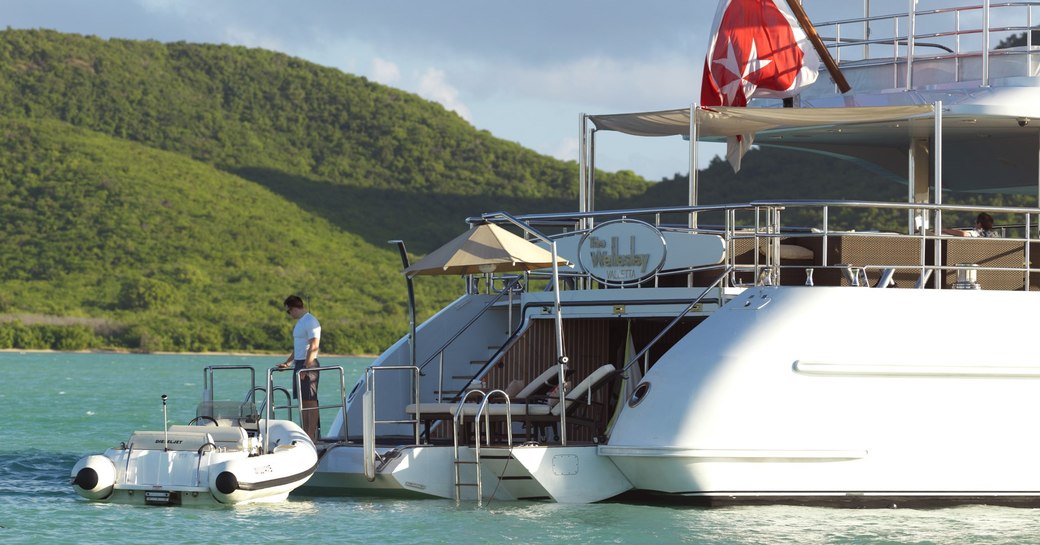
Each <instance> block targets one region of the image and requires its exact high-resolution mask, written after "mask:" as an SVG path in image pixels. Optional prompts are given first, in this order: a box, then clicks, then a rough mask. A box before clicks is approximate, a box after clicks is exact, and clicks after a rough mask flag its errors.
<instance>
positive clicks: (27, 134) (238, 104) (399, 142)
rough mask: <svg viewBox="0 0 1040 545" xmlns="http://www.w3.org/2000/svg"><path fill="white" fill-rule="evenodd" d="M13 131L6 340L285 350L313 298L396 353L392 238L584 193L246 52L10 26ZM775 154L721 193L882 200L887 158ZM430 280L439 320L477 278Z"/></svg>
mask: <svg viewBox="0 0 1040 545" xmlns="http://www.w3.org/2000/svg"><path fill="white" fill-rule="evenodd" d="M0 131H2V133H3V141H2V142H0V148H2V153H0V194H2V195H3V198H2V199H0V348H57V349H68V350H71V349H84V348H125V349H132V350H145V351H158V350H163V351H183V350H191V351H217V350H244V351H279V352H280V351H285V350H287V349H288V347H289V345H290V343H291V339H290V336H289V331H290V327H291V320H290V319H289V318H288V317H287V316H286V315H285V313H284V312H283V310H282V307H281V301H282V300H283V299H284V298H285V296H286V295H288V294H290V293H298V294H300V295H302V296H303V297H304V298H305V299H306V300H307V301H308V302H309V303H310V307H311V309H312V310H313V311H314V312H315V314H316V315H317V316H318V317H319V318H320V319H321V321H322V325H323V338H322V348H323V350H324V351H325V352H327V353H371V352H377V351H379V350H381V349H383V348H385V347H386V346H388V345H389V344H390V343H392V342H393V341H395V340H396V339H397V338H399V337H400V336H401V335H402V334H404V332H405V331H406V328H407V317H406V295H405V289H404V282H403V279H402V276H401V274H400V260H399V257H398V256H397V253H396V250H395V249H394V248H392V247H390V246H389V245H388V244H387V240H389V239H403V240H405V241H406V242H407V243H408V247H409V249H410V250H411V251H412V252H413V253H414V254H415V255H419V254H424V253H426V252H428V251H430V250H432V249H433V248H435V247H437V246H438V245H439V244H441V243H443V242H445V241H447V240H449V239H450V238H452V237H454V236H455V235H457V234H458V233H459V232H461V231H462V230H463V229H464V228H465V225H464V224H463V219H464V218H465V217H467V216H471V215H476V214H479V213H481V212H485V211H497V210H507V211H511V212H515V213H534V212H548V211H562V210H569V209H572V208H574V202H575V200H576V199H575V196H576V193H577V187H576V184H577V165H576V163H575V162H573V161H570V162H565V161H559V160H556V159H552V158H549V157H545V156H541V155H538V154H537V153H535V152H533V151H531V150H527V149H525V148H523V147H522V146H520V145H518V144H516V143H513V142H508V141H505V140H501V139H498V138H495V137H494V136H492V135H491V134H489V133H487V132H486V131H478V130H476V129H474V128H473V127H472V126H471V125H469V124H468V123H466V122H465V121H464V120H462V119H461V118H459V117H458V116H457V115H455V114H454V113H451V112H448V111H446V110H445V109H444V108H443V107H441V106H439V105H437V104H435V103H432V102H429V101H426V100H423V99H421V98H419V97H416V96H414V95H411V94H408V93H405V92H402V91H399V90H396V89H392V88H389V87H386V86H383V85H379V84H376V83H373V82H369V81H367V80H365V79H364V78H360V77H356V76H352V75H349V74H344V73H342V72H340V71H338V70H334V69H331V68H325V67H321V66H318V65H315V64H312V63H308V62H305V61H302V60H300V59H296V58H293V57H289V56H286V55H283V54H278V53H273V52H270V51H265V50H260V49H247V48H243V47H231V46H218V45H200V44H187V43H173V44H161V43H158V42H143V41H128V40H102V39H99V38H96V37H85V36H78V35H69V34H61V33H57V32H52V31H44V30H36V31H23V30H10V29H9V30H7V31H3V32H0ZM769 153H770V152H767V151H756V152H752V153H751V154H749V156H748V157H747V158H746V160H745V172H743V173H742V175H741V176H740V177H736V178H735V177H733V176H732V173H731V171H730V170H729V167H728V165H725V164H724V163H722V162H721V161H717V162H716V163H715V164H713V165H712V166H711V167H710V168H709V169H707V170H706V171H705V172H703V173H702V187H703V188H704V189H703V192H702V202H705V203H709V202H732V201H737V200H745V199H747V198H748V195H752V194H753V195H756V198H759V197H761V198H766V197H773V196H775V197H780V196H782V195H781V194H779V193H776V194H774V193H770V191H773V190H778V191H791V192H793V194H795V195H800V194H801V193H799V191H800V190H804V189H805V184H806V183H817V182H807V180H816V179H817V177H816V176H813V175H811V174H807V173H809V172H810V171H815V172H816V173H819V172H832V173H834V174H835V175H836V176H840V177H841V179H842V181H843V185H837V184H835V185H834V186H833V187H832V188H831V189H833V190H834V191H835V193H834V195H835V197H836V198H867V196H863V195H859V194H852V193H856V191H859V190H863V191H864V192H867V195H868V196H869V197H870V198H877V191H878V190H877V188H878V184H879V183H881V182H878V180H877V177H876V176H873V175H871V174H869V173H866V172H864V171H860V170H857V169H852V170H849V171H840V170H838V168H839V167H837V166H833V165H834V164H836V162H835V161H833V160H828V159H823V158H812V159H811V161H809V160H807V162H806V163H804V164H803V163H798V165H800V166H798V167H795V168H794V169H793V170H791V171H790V172H786V171H782V170H778V169H776V168H775V164H774V163H773V162H772V160H771V159H770V157H769V155H768V154H769ZM819 161H824V163H819ZM799 169H802V170H799ZM785 172H786V173H785ZM759 176H760V177H759ZM756 177H759V178H758V179H760V180H762V182H760V183H762V184H765V185H762V186H752V185H749V182H747V180H752V179H755V178H756ZM818 183H823V184H826V183H830V182H828V181H821V182H818ZM885 183H888V182H885ZM685 184H686V180H685V177H680V176H676V177H675V178H674V179H671V180H663V181H661V182H660V183H656V184H654V183H650V182H647V181H645V180H643V179H641V178H639V177H637V176H635V175H633V174H631V173H630V172H620V173H599V175H598V177H597V191H598V192H599V194H598V195H597V202H598V203H599V207H600V208H611V207H622V206H623V207H626V208H627V207H632V206H644V205H654V204H660V205H677V204H682V203H684V202H685ZM889 185H891V187H892V188H893V192H894V195H895V198H896V199H898V198H901V195H902V194H903V192H904V191H905V190H904V189H902V188H900V186H898V185H897V184H891V183H889ZM850 188H858V189H856V190H855V191H853V190H852V189H850ZM761 190H766V191H765V192H762V191H761ZM752 191H755V192H756V193H752ZM417 289H418V293H417V295H418V300H419V304H420V305H419V306H420V314H421V316H426V315H429V314H430V313H432V312H433V311H435V310H436V309H437V308H439V307H441V306H443V305H444V304H445V303H447V302H448V301H450V300H451V299H453V298H454V297H456V296H457V294H458V293H459V292H460V291H461V282H460V281H459V280H458V279H457V278H422V279H420V280H418V281H417Z"/></svg>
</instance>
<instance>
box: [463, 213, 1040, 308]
mask: <svg viewBox="0 0 1040 545" xmlns="http://www.w3.org/2000/svg"><path fill="white" fill-rule="evenodd" d="M691 212H696V213H698V214H699V215H700V216H701V217H704V218H715V219H716V220H718V221H705V222H704V223H702V225H701V226H700V227H698V228H692V229H691V228H688V227H685V226H684V225H682V224H681V223H680V222H681V221H682V218H685V217H687V216H688V215H689V214H690V213H691ZM980 212H987V213H989V214H991V215H992V216H993V217H994V219H995V223H996V226H997V231H998V233H999V234H1000V235H1001V236H1000V237H997V238H973V237H964V236H952V235H949V234H943V227H944V226H946V227H955V228H964V229H971V228H973V227H974V221H975V216H976V214H978V213H980ZM878 217H880V218H882V221H883V225H889V226H890V225H894V224H899V223H905V220H906V218H908V217H909V218H916V223H917V225H918V226H919V228H917V229H909V228H904V229H903V230H901V231H897V230H894V229H891V228H885V227H881V228H879V227H878V225H870V224H862V223H858V222H861V221H862V222H866V221H868V220H867V218H878ZM584 218H596V223H597V224H601V225H602V224H603V223H604V222H606V221H609V220H612V219H622V218H625V219H638V220H642V221H645V222H647V223H650V224H651V225H654V226H655V227H657V228H658V229H660V230H662V231H668V232H678V233H690V234H700V235H710V236H717V237H719V238H720V239H721V241H722V243H723V244H724V247H725V252H724V257H723V259H722V260H721V261H720V262H718V263H713V264H709V265H702V266H696V267H685V268H668V267H664V268H663V269H662V270H661V271H659V272H658V273H656V274H654V275H653V276H651V277H648V278H646V279H644V280H642V281H640V282H639V283H638V285H630V286H627V287H644V288H646V287H664V286H676V287H678V286H701V285H704V283H705V282H707V281H708V280H709V279H713V278H715V277H717V275H718V274H719V272H720V271H722V270H725V269H727V268H729V269H730V270H731V271H732V272H731V273H730V275H729V278H727V281H726V285H727V286H729V287H735V286H754V285H792V284H799V285H801V284H809V285H837V286H865V285H869V286H874V287H898V288H922V289H923V288H927V289H948V288H957V287H972V288H978V289H994V290H1030V289H1032V290H1037V289H1040V264H1038V265H1036V266H1035V267H1034V265H1033V259H1034V257H1035V258H1036V259H1037V260H1038V261H1040V234H1038V228H1040V208H1029V207H992V206H959V205H935V204H921V203H915V204H908V203H895V202H869V201H813V200H797V201H796V200H788V201H754V202H750V203H741V204H725V205H711V206H694V207H690V206H678V207H664V208H648V209H631V210H610V211H597V212H587V213H580V214H579V213H575V214H532V215H527V216H519V217H518V218H517V219H518V220H520V221H524V222H527V223H530V224H531V225H537V226H540V227H541V228H542V229H543V231H550V230H559V231H563V232H560V233H558V234H556V235H553V236H554V237H564V236H581V235H583V234H584V233H586V232H587V231H582V230H581V229H580V226H581V225H582V219H584ZM473 220H474V221H476V220H477V218H473ZM937 233H938V234H937ZM792 250H796V251H794V252H792ZM565 257H566V256H565ZM531 274H532V275H534V276H535V277H537V276H539V273H537V272H536V273H531ZM560 274H561V276H564V277H565V279H566V280H567V281H566V282H561V284H562V285H563V287H564V289H574V288H577V289H582V288H592V287H594V286H596V285H597V282H596V281H595V279H594V278H592V277H591V276H590V275H589V274H588V273H586V272H585V271H581V270H575V271H573V272H568V271H564V270H561V273H560ZM967 281H970V282H974V283H975V285H974V286H968V285H967V284H964V283H963V282H967ZM958 283H960V285H958ZM527 284H528V283H527V282H525V285H527Z"/></svg>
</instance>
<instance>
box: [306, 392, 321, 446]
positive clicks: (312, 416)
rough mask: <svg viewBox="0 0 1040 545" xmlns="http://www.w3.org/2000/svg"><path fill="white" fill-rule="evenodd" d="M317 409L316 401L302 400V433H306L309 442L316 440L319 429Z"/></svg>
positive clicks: (319, 420)
mask: <svg viewBox="0 0 1040 545" xmlns="http://www.w3.org/2000/svg"><path fill="white" fill-rule="evenodd" d="M317 407H318V400H317V399H304V400H303V418H302V421H303V431H305V432H307V435H308V436H309V437H310V438H311V441H317V440H318V428H319V427H321V419H320V418H319V416H320V415H319V414H318V409H317Z"/></svg>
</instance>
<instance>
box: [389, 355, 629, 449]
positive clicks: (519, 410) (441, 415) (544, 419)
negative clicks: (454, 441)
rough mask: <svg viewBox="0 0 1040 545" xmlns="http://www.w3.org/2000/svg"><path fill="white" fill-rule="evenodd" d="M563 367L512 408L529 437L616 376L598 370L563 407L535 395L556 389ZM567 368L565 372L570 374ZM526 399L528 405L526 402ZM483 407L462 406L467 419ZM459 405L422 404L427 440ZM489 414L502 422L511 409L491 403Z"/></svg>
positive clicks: (607, 369) (533, 386)
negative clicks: (433, 426)
mask: <svg viewBox="0 0 1040 545" xmlns="http://www.w3.org/2000/svg"><path fill="white" fill-rule="evenodd" d="M560 365H563V364H558V365H554V366H553V367H551V368H549V369H548V370H546V371H545V372H544V373H542V374H541V375H539V376H538V377H537V378H536V379H535V380H534V381H532V382H531V383H530V384H529V385H528V386H529V388H524V390H522V391H521V393H522V394H524V395H526V396H528V397H527V398H521V397H520V394H517V402H516V403H512V402H511V403H510V406H509V408H508V411H509V414H510V415H511V417H512V418H513V420H514V421H517V422H523V423H524V425H525V426H526V428H527V430H528V435H529V436H530V434H531V433H532V431H533V430H534V429H535V427H536V424H537V423H543V424H547V423H552V422H556V421H558V419H559V418H560V414H561V413H562V412H563V411H565V410H567V411H570V410H571V409H572V408H573V407H575V406H576V404H580V403H579V402H580V401H581V400H582V399H583V398H584V397H586V396H589V395H591V391H592V389H593V388H595V387H596V386H597V385H599V384H600V383H601V382H603V381H604V380H605V379H607V378H609V377H610V376H613V375H614V372H615V369H614V366H613V365H612V364H606V365H603V366H601V367H600V368H599V369H596V370H595V371H593V372H592V374H590V375H589V376H587V377H585V379H584V380H582V381H581V382H579V383H578V385H577V386H575V387H574V388H573V389H572V390H570V391H569V392H567V395H566V397H565V398H564V401H563V403H560V402H559V400H557V399H554V398H551V397H545V396H544V395H542V394H537V395H536V394H535V392H539V391H541V390H542V389H543V388H544V389H545V391H546V392H548V390H549V389H551V388H552V386H553V385H554V384H550V385H549V386H548V388H545V384H546V383H549V382H553V383H555V381H553V380H550V376H549V375H551V374H552V373H555V375H554V376H556V377H559V372H560V370H559V366H560ZM566 369H567V368H566V366H565V365H564V370H565V371H566ZM538 395H542V397H543V398H544V399H545V400H546V402H545V403H538V402H536V400H537V397H538ZM525 399H526V402H525ZM479 407H480V404H479V403H464V404H462V405H461V410H462V414H463V416H469V417H473V416H476V414H477V410H478V408H479ZM459 408H460V405H459V403H420V404H419V405H418V409H419V411H420V417H421V418H422V420H423V422H425V423H426V430H427V437H428V436H429V426H430V423H431V422H433V421H437V420H451V419H452V418H453V417H454V415H455V412H456V411H457V410H459ZM484 411H485V414H487V415H488V416H490V417H491V418H492V419H499V420H500V419H501V418H502V417H505V415H506V412H507V408H506V404H505V403H490V404H488V406H487V407H486V408H485V409H484ZM405 412H407V413H408V414H410V415H415V412H416V405H414V404H413V405H408V406H407V407H405Z"/></svg>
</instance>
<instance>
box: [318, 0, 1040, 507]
mask: <svg viewBox="0 0 1040 545" xmlns="http://www.w3.org/2000/svg"><path fill="white" fill-rule="evenodd" d="M842 4H848V8H849V10H851V11H852V12H853V13H849V14H848V15H847V16H846V17H844V18H842V19H841V20H839V21H834V22H817V23H816V30H817V32H818V34H819V36H820V37H822V38H823V43H824V44H826V46H827V49H828V51H829V53H830V55H831V56H832V57H833V58H834V59H835V60H836V65H837V67H838V68H840V70H841V73H842V74H843V75H844V77H845V78H846V79H847V80H848V81H849V82H850V83H851V90H850V91H848V92H845V93H842V92H840V91H839V89H838V86H837V85H836V84H835V83H834V77H833V76H832V77H828V76H827V75H826V73H825V72H823V73H821V74H820V77H819V78H818V79H817V80H816V82H815V83H814V84H812V85H811V86H810V87H808V88H807V89H805V90H804V91H803V92H802V93H801V94H800V95H799V96H797V97H794V99H793V100H788V101H787V103H786V104H785V103H784V102H783V101H781V100H771V99H761V100H753V101H752V102H751V104H750V105H749V107H746V108H736V107H713V108H710V109H707V108H701V107H699V106H698V105H696V104H694V105H692V106H689V107H684V108H678V109H675V110H669V111H658V112H645V113H635V114H616V115H583V116H581V136H582V142H581V143H582V151H581V155H580V169H579V170H580V188H581V191H580V196H579V202H578V204H577V210H576V211H574V212H571V213H561V214H538V215H526V216H525V215H510V214H507V213H502V212H492V213H486V214H483V215H475V216H474V217H472V218H470V219H469V223H470V224H471V225H472V226H473V227H474V229H473V232H472V233H473V234H474V235H476V233H475V231H477V230H478V228H479V227H481V226H484V225H494V226H496V227H498V228H503V229H498V230H497V231H495V233H497V232H498V231H502V230H505V231H509V232H510V233H512V234H513V235H516V236H518V237H522V238H524V239H526V240H527V242H528V243H529V244H530V245H533V246H537V247H538V248H539V249H541V250H543V252H542V254H538V253H537V252H534V253H531V254H529V255H530V257H518V256H517V255H515V254H514V253H509V252H508V250H507V248H508V247H509V245H510V244H519V243H516V241H515V240H505V239H503V238H501V237H499V238H496V239H495V240H498V241H499V244H498V246H500V247H496V248H493V247H495V244H489V243H486V241H487V240H491V239H490V238H486V239H482V240H484V242H479V241H478V242H473V241H472V240H470V241H468V242H470V243H473V244H476V245H477V246H480V248H482V250H480V251H474V250H473V249H472V247H470V251H469V254H470V257H474V255H475V256H476V260H475V261H472V262H470V263H469V264H468V265H467V266H460V267H456V266H454V265H452V264H451V263H449V262H448V261H443V262H439V263H433V262H429V263H427V261H429V258H428V259H424V260H423V261H424V263H422V264H420V263H417V264H415V265H409V264H408V263H405V266H406V273H407V274H406V278H407V280H408V282H409V288H410V287H411V285H410V282H412V281H422V278H421V277H420V275H422V274H434V273H438V272H440V273H447V274H461V275H463V276H465V277H466V278H467V282H466V286H467V289H466V291H465V293H463V294H462V295H461V296H460V297H459V298H458V299H457V300H456V301H454V302H453V303H451V304H450V305H448V306H447V307H445V308H444V309H442V310H441V311H439V312H438V313H436V314H435V315H434V316H433V317H431V318H429V319H428V320H426V321H425V322H423V323H422V324H418V325H417V324H415V321H414V320H413V323H412V328H411V329H412V332H411V333H410V334H409V335H407V336H406V337H405V338H402V339H401V340H400V341H398V342H397V343H396V344H394V345H393V346H391V347H389V348H388V349H387V350H386V351H385V352H384V353H383V354H382V355H381V356H379V358H378V359H377V360H376V361H375V362H374V363H373V365H372V366H371V367H370V368H369V369H368V370H367V371H366V373H365V374H364V376H363V377H361V379H360V380H359V381H358V382H357V384H356V385H355V386H354V387H353V390H352V391H350V392H349V393H348V395H347V396H345V399H344V409H343V410H342V411H341V412H340V414H339V416H338V417H337V419H336V421H335V423H334V425H333V427H332V428H331V429H330V430H329V432H328V435H327V436H326V437H324V438H323V439H322V440H321V441H319V445H318V448H319V452H320V459H319V463H318V469H317V471H316V472H315V474H314V476H313V478H312V479H311V480H310V481H309V482H308V483H307V484H306V486H305V487H304V488H303V489H302V490H303V491H304V492H305V493H321V494H338V495H378V494H387V495H403V496H415V497H442V498H456V500H458V501H476V502H484V501H489V500H492V499H494V500H509V499H551V500H555V501H559V502H595V501H602V500H608V499H626V498H629V499H632V500H633V501H644V500H645V499H646V498H652V499H663V500H676V501H682V502H689V503H696V504H709V505H714V504H724V503H796V504H834V505H857V506H893V505H895V506H905V505H920V504H957V503H992V504H1023V505H1037V504H1040V474H1038V473H1037V472H1036V471H1033V469H1034V467H1033V466H1034V462H1036V461H1037V460H1040V437H1038V436H1037V434H1035V433H1033V432H1032V415H1033V413H1034V410H1035V409H1036V407H1035V404H1036V400H1037V399H1040V358H1038V357H1037V356H1036V355H1035V354H1033V350H1032V349H1031V348H1029V346H1028V343H1026V340H1028V339H1029V338H1031V337H1032V334H1033V331H1032V323H1031V321H1030V320H1029V318H1028V316H1030V314H1031V311H1032V310H1034V309H1038V308H1040V294H1038V293H1037V289H1038V287H1040V276H1038V273H1040V267H1033V265H1032V261H1033V260H1034V259H1036V257H1034V256H1038V257H1040V234H1038V226H1040V208H1036V207H995V206H990V207H979V206H975V207H965V206H954V205H949V204H945V203H944V202H943V201H944V197H946V196H948V194H949V193H950V192H951V191H977V192H1005V193H1025V194H1029V195H1035V194H1036V193H1037V187H1038V185H1040V164H1038V157H1040V74H1038V72H1040V43H1037V40H1040V33H1037V32H1034V31H1033V29H1032V26H1033V24H1034V21H1036V20H1037V15H1038V14H1040V2H1036V1H1021V2H1000V3H998V2H990V1H988V0H987V1H984V2H981V3H976V4H971V5H968V4H966V3H964V2H950V1H947V2H944V1H930V2H919V3H918V2H910V3H909V4H910V5H911V6H913V7H911V8H909V9H908V8H907V3H906V2H900V3H898V5H899V6H901V8H902V11H898V10H897V11H893V12H879V11H878V9H880V8H878V7H877V4H878V2H875V7H874V10H873V11H871V8H870V5H871V4H870V2H864V3H862V4H860V3H857V2H843V3H842ZM810 7H811V6H810ZM600 131H620V132H624V133H628V134H633V135H644V136H651V137H653V136H668V137H674V138H681V137H687V138H689V139H690V157H691V159H690V164H691V167H692V168H691V174H692V176H691V183H690V191H689V195H690V196H689V200H688V202H685V203H675V206H672V207H669V208H659V209H632V210H611V211H599V210H595V207H594V199H593V195H594V193H595V186H596V180H595V168H594V166H595V156H594V150H595V146H594V142H595V138H596V135H597V133H599V132H600ZM691 134H692V135H693V137H692V138H690V135H691ZM735 134H744V135H749V134H753V135H754V139H755V140H754V141H755V143H756V145H761V146H770V147H776V148H784V149H790V150H791V152H790V153H791V154H792V155H791V156H792V160H797V158H798V157H804V154H805V153H806V152H812V153H822V154H826V155H829V156H832V157H842V158H847V159H849V160H851V161H856V162H858V163H860V164H868V165H870V166H871V167H872V168H873V169H874V170H876V171H877V172H879V173H884V175H885V176H888V177H889V178H893V179H898V180H900V181H902V183H904V184H905V186H906V188H907V189H906V199H905V200H904V201H902V202H888V201H885V202H872V201H854V202H853V201H823V200H812V199H813V196H812V195H806V196H805V199H804V200H797V201H763V200H754V196H750V197H749V200H748V201H746V202H742V203H733V204H725V205H720V204H710V205H709V204H702V203H699V202H698V194H699V191H698V185H697V182H698V181H697V179H696V174H697V172H696V165H697V154H698V143H699V142H705V141H706V142H719V141H724V140H725V139H726V138H727V137H729V136H733V135H735ZM829 175H830V174H829V173H828V172H820V173H819V176H820V177H821V178H822V179H826V178H827V177H828V176H829ZM833 183H841V180H833ZM1033 202H1035V200H1034V201H1033ZM851 212H864V213H851ZM980 212H986V213H988V214H990V215H991V216H992V217H993V218H994V220H995V224H996V227H995V228H994V229H995V230H996V231H998V232H999V234H1000V236H999V237H971V236H956V235H954V234H948V233H952V231H949V228H953V227H964V228H965V229H966V231H965V233H966V232H967V231H970V230H971V228H972V227H973V226H972V222H973V221H974V218H975V214H977V213H980ZM849 218H853V219H851V220H850V219H849ZM871 218H887V219H889V220H891V219H892V218H895V219H896V220H897V222H896V223H895V224H896V225H899V226H900V227H899V228H898V229H893V228H892V227H891V225H892V224H893V223H892V222H889V223H886V224H885V226H879V225H874V224H870V223H865V222H869V221H872V220H871ZM956 218H960V220H959V221H958V222H956V223H955V221H954V220H955V219H956ZM965 218H970V221H965ZM851 222H857V223H851ZM485 231H490V230H489V229H485ZM481 236H487V237H492V238H494V237H496V236H497V234H494V235H493V234H492V233H490V232H487V233H481ZM1034 237H1038V238H1034ZM466 243H467V240H464V239H460V240H457V241H455V242H454V244H452V245H449V246H448V247H445V249H444V251H443V252H442V251H438V252H435V254H437V256H436V257H437V258H438V259H440V258H445V259H449V257H448V256H449V254H451V250H453V249H460V248H461V249H462V253H463V254H465V253H466V248H465V244H466ZM401 249H402V255H405V254H404V251H403V246H402V248H401ZM493 249H497V250H499V251H500V252H499V253H502V252H504V253H505V255H504V256H503V255H498V254H496V253H495V252H494V251H492V250H493ZM477 254H479V255H477ZM481 260H483V261H481ZM405 261H407V259H406V258H405ZM434 261H435V260H434ZM419 265H422V266H419ZM402 284H403V283H402ZM410 291H411V290H410V289H409V292H410ZM560 384H562V385H563V387H562V388H559V387H558V386H559V385H560Z"/></svg>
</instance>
